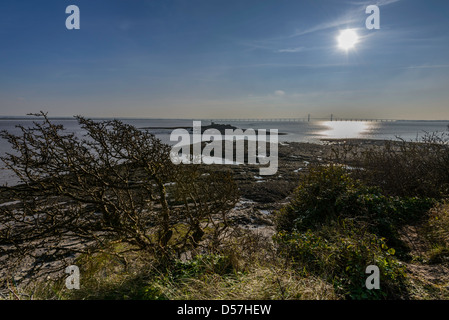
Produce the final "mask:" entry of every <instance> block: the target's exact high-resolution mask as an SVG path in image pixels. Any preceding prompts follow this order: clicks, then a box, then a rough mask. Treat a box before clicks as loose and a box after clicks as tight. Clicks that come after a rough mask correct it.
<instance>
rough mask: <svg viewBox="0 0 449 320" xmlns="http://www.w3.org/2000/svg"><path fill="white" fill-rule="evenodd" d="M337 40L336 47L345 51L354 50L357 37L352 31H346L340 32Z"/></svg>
mask: <svg viewBox="0 0 449 320" xmlns="http://www.w3.org/2000/svg"><path fill="white" fill-rule="evenodd" d="M337 40H338V46H339V47H340V48H341V49H343V50H346V51H347V50H349V49H352V48H354V46H355V44H356V43H357V42H358V41H359V36H358V35H357V33H356V32H355V31H354V30H352V29H346V30H343V31H341V32H340V35H339V36H338V39H337Z"/></svg>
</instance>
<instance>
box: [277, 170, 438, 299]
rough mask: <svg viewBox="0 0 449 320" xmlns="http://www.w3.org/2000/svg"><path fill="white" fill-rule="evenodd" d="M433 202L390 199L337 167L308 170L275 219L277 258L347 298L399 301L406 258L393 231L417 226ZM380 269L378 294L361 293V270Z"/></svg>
mask: <svg viewBox="0 0 449 320" xmlns="http://www.w3.org/2000/svg"><path fill="white" fill-rule="evenodd" d="M433 203H434V202H433V200H432V199H428V198H417V197H404V198H399V197H391V196H385V195H383V194H382V192H381V191H380V189H379V188H376V187H367V186H365V185H363V184H362V183H361V182H359V181H357V180H354V179H353V178H351V177H350V175H349V174H348V173H347V172H346V171H345V170H344V169H343V168H342V167H338V166H329V167H317V168H312V169H311V171H310V173H309V175H308V176H306V177H305V178H304V180H303V181H302V182H301V184H300V185H299V187H298V188H297V189H296V191H295V193H294V195H293V199H292V200H291V202H290V203H289V204H288V205H287V206H285V207H284V208H282V209H281V210H280V211H279V212H278V214H277V231H278V233H277V235H276V236H275V240H276V242H277V243H278V245H279V246H280V253H281V254H282V255H284V256H286V257H287V258H288V259H290V260H291V261H294V263H296V264H297V266H298V268H300V269H301V270H303V271H304V272H305V273H306V274H307V273H312V274H315V275H320V276H322V277H324V278H325V279H326V280H328V281H330V282H331V283H333V284H334V286H335V288H336V289H337V290H338V292H339V293H342V294H344V295H345V296H347V297H350V298H381V297H388V298H391V297H397V296H399V295H402V294H403V293H402V291H403V285H404V279H405V271H404V267H403V266H402V265H401V264H400V263H399V262H398V260H397V258H396V257H395V256H396V255H397V254H398V253H399V254H405V253H406V248H405V246H403V244H402V242H401V240H400V238H399V234H398V231H399V229H400V228H401V226H403V225H404V224H406V223H409V222H411V221H416V220H419V219H420V218H421V217H423V216H424V214H425V212H427V210H428V209H429V208H430V207H431V206H432V205H433ZM368 265H376V266H378V267H379V269H380V272H381V279H382V288H381V290H380V291H377V290H367V289H366V288H365V282H364V281H365V279H366V277H367V275H366V274H365V269H366V267H367V266H368Z"/></svg>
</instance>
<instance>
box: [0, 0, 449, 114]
mask: <svg viewBox="0 0 449 320" xmlns="http://www.w3.org/2000/svg"><path fill="white" fill-rule="evenodd" d="M372 4H374V5H378V6H379V8H380V27H381V29H380V30H367V29H366V27H365V20H366V18H367V17H368V15H367V14H366V13H365V8H366V7H367V6H368V5H372ZM69 5H77V6H78V7H79V9H80V11H81V29H80V30H67V29H66V27H65V20H66V18H67V17H68V14H66V13H65V9H66V7H67V6H69ZM346 28H351V29H356V30H357V33H358V35H359V37H360V41H359V43H358V44H357V45H356V46H355V48H354V49H352V50H349V51H348V52H346V51H344V50H341V49H340V48H338V46H337V40H336V38H337V36H338V34H339V32H340V30H343V29H346ZM39 110H44V111H48V112H49V114H50V115H52V116H72V115H76V114H80V115H85V116H88V117H102V116H107V117H149V118H237V117H250V118H262V117H304V116H306V115H307V114H309V113H310V114H312V115H314V116H317V117H318V116H328V115H329V114H331V113H332V114H334V115H335V116H340V117H355V118H358V117H370V118H397V119H449V2H448V1H443V0H429V1H423V0H372V1H357V0H349V1H337V0H308V1H299V0H275V1H272V0H263V1H262V0H226V1H224V0H151V1H150V0H132V1H131V0H95V1H92V0H69V1H66V0H54V1H48V0H42V1H36V0H20V1H18V0H2V1H1V3H0V115H25V114H26V113H29V112H37V111H39Z"/></svg>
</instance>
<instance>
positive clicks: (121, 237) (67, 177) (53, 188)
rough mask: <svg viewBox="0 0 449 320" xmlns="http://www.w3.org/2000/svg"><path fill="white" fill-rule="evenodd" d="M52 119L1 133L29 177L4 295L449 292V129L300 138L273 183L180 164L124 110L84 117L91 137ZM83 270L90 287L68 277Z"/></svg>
mask: <svg viewBox="0 0 449 320" xmlns="http://www.w3.org/2000/svg"><path fill="white" fill-rule="evenodd" d="M38 116H39V117H40V119H41V120H42V121H40V122H38V121H36V122H35V123H34V126H33V127H30V128H25V127H21V132H22V134H21V135H17V136H16V135H12V134H10V133H8V132H3V133H2V137H3V138H5V139H7V140H8V141H9V142H10V144H11V146H12V147H13V149H14V152H13V153H11V154H8V155H7V156H5V157H3V158H2V160H3V162H4V164H5V166H6V167H8V168H9V169H10V170H12V171H14V172H15V173H16V175H17V176H18V177H19V178H20V179H21V181H22V184H20V185H18V186H13V187H7V186H5V187H2V189H1V193H0V197H1V199H0V200H1V201H0V203H1V206H0V262H2V283H1V284H0V285H1V287H2V290H0V292H1V294H2V296H1V297H2V298H3V299H151V300H163V299H326V300H327V299H333V300H334V299H335V300H338V299H448V298H449V277H448V274H449V273H448V271H449V204H448V203H447V202H446V201H447V198H448V194H449V144H448V142H449V139H448V138H447V135H446V134H440V135H438V134H428V135H425V136H424V138H423V139H422V140H420V141H415V142H409V141H400V140H399V141H376V142H375V143H373V142H372V141H371V142H370V141H332V142H330V143H328V144H323V145H312V144H294V143H291V144H289V145H285V146H280V148H279V170H278V173H277V174H276V175H275V176H273V177H270V178H269V179H268V178H266V179H264V180H261V179H258V178H257V176H256V178H255V173H256V174H257V172H258V168H257V167H253V166H223V165H221V166H207V165H173V164H172V163H171V161H170V157H169V151H170V148H169V147H168V146H166V145H164V144H162V143H161V142H160V141H159V140H158V139H156V138H155V137H154V136H153V135H151V134H150V133H148V132H146V131H142V130H138V129H136V128H134V127H132V126H129V125H125V124H123V123H122V122H120V121H117V120H113V121H112V120H111V121H92V120H89V119H85V118H82V117H77V119H78V121H79V123H80V125H81V126H82V127H83V129H84V131H85V136H84V137H77V136H75V135H74V134H70V133H67V132H65V130H64V128H63V127H62V126H60V125H55V124H53V123H52V122H51V120H50V119H48V118H47V116H46V114H43V113H41V114H39V115H38ZM306 159H307V160H306ZM299 163H301V164H302V166H301V167H300V168H299V169H298V168H297V167H296V169H295V170H293V169H292V168H293V167H294V166H297V165H298V164H299ZM247 202H249V203H250V205H248V206H244V205H245V203H247ZM68 264H75V265H77V266H79V268H80V271H81V289H80V290H68V289H67V288H66V287H65V285H64V279H65V277H66V276H67V275H65V274H64V272H63V270H64V267H65V266H67V265H68ZM369 265H375V266H377V267H378V268H379V270H380V289H371V290H370V289H368V288H366V284H365V280H366V279H367V277H368V274H367V273H366V268H367V266H369ZM3 266H4V267H3ZM24 266H28V268H25V267H24ZM19 282H20V283H19Z"/></svg>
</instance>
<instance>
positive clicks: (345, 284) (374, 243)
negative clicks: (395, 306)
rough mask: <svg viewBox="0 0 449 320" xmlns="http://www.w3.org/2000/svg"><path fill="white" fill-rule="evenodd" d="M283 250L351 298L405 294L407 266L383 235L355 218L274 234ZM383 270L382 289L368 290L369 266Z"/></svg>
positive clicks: (304, 269)
mask: <svg viewBox="0 0 449 320" xmlns="http://www.w3.org/2000/svg"><path fill="white" fill-rule="evenodd" d="M274 240H275V242H276V243H277V244H278V246H279V250H280V254H282V255H283V256H285V257H287V258H288V259H289V260H290V261H293V263H294V264H295V265H296V266H297V268H298V270H301V271H302V272H304V273H305V275H308V274H309V273H311V274H313V275H314V276H320V277H322V278H324V279H325V280H326V281H328V282H330V283H332V284H333V285H334V287H335V290H336V292H337V293H338V294H342V295H344V296H346V297H347V298H349V299H381V298H396V297H399V296H401V295H403V289H404V283H405V282H404V281H405V268H404V267H403V266H402V265H401V263H400V262H399V261H398V260H397V259H396V258H395V257H394V255H395V250H394V249H393V248H389V247H388V246H387V245H386V241H385V239H384V238H379V237H378V236H376V235H374V234H372V233H369V232H367V231H366V230H363V229H360V228H359V227H358V226H357V225H356V224H355V223H354V222H353V221H350V220H347V219H346V220H342V221H339V222H335V223H331V224H329V225H328V226H326V227H323V228H322V229H320V230H319V231H311V230H308V231H305V232H292V233H287V232H279V233H277V234H276V235H275V236H274ZM369 265H376V266H378V267H379V270H380V285H381V288H380V290H368V289H367V288H366V286H365V281H366V278H367V277H368V275H367V274H366V273H365V270H366V267H367V266H369Z"/></svg>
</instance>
